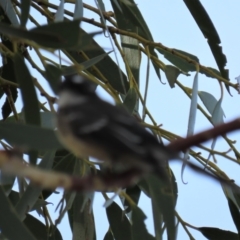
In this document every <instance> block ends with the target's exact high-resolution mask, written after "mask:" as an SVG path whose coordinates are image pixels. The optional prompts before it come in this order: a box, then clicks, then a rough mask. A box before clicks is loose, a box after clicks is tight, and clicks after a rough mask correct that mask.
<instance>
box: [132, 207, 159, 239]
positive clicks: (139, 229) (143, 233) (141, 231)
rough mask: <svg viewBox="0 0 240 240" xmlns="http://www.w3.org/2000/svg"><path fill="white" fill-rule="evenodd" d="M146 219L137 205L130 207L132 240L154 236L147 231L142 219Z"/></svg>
mask: <svg viewBox="0 0 240 240" xmlns="http://www.w3.org/2000/svg"><path fill="white" fill-rule="evenodd" d="M145 219H146V216H145V214H144V213H143V211H142V210H141V209H140V208H138V207H133V208H132V227H131V231H132V240H154V239H155V238H154V237H153V236H152V235H151V234H150V233H148V231H147V228H146V225H145V223H144V220H145Z"/></svg>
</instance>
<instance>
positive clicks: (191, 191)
mask: <svg viewBox="0 0 240 240" xmlns="http://www.w3.org/2000/svg"><path fill="white" fill-rule="evenodd" d="M87 3H88V4H89V5H91V4H93V5H94V2H93V1H88V2H87ZM104 3H105V7H106V9H107V10H110V5H109V2H108V1H104ZM136 3H137V5H138V7H139V9H140V11H141V12H142V15H143V17H144V18H145V20H146V23H147V25H148V27H149V29H150V31H151V33H152V35H153V38H154V40H155V41H156V42H160V43H162V44H164V45H165V46H167V47H170V48H177V49H180V50H183V51H186V52H189V53H191V54H193V55H196V56H197V57H198V58H199V60H200V63H201V64H202V65H204V66H207V67H212V68H217V66H216V63H215V61H214V58H213V56H212V54H211V51H210V49H209V47H208V44H207V41H206V39H205V38H204V36H203V35H202V33H201V31H200V30H199V29H198V26H197V24H196V23H195V21H194V19H193V18H192V16H191V14H190V13H189V11H188V9H187V7H186V6H185V4H184V2H183V1H175V0H158V1H157V0H152V1H143V0H138V1H136ZM201 3H202V4H203V5H204V7H205V9H206V11H207V12H208V14H209V15H210V17H211V19H212V21H213V23H214V25H215V28H216V30H217V31H218V34H219V36H220V39H221V42H222V43H221V46H222V48H223V52H224V53H225V55H226V57H227V61H228V63H227V66H226V68H227V69H229V76H230V80H231V81H232V82H234V83H235V82H236V81H235V77H237V76H239V75H240V68H239V53H240V44H239V39H240V31H239V26H240V24H239V23H240V22H239V21H240V19H239V18H238V15H239V9H240V3H239V1H237V0H231V1H219V0H218V1H217V0H211V1H209V0H204V1H203V0H202V1H201ZM84 16H85V17H88V16H89V12H88V11H84ZM95 19H96V20H97V19H98V17H96V16H95ZM89 31H90V29H89ZM97 40H99V41H101V43H102V44H101V45H102V46H105V47H106V48H108V49H109V48H110V49H111V44H110V42H109V40H108V39H104V38H103V37H100V38H99V39H97ZM111 56H112V57H113V58H114V55H113V54H112V55H111ZM160 59H161V60H162V61H164V62H166V63H167V61H166V60H165V59H164V58H163V56H160ZM146 64H147V62H146V59H145V58H144V57H143V59H142V64H141V66H142V71H141V79H140V80H141V82H140V88H141V90H143V89H144V86H145V76H146V70H145V69H146ZM161 76H162V81H163V82H167V80H166V79H165V76H164V74H163V73H161ZM193 78H194V73H192V74H191V76H189V77H186V76H183V75H180V76H179V77H178V80H179V81H180V82H181V83H182V84H184V85H186V86H189V87H191V86H192V83H193ZM199 90H202V91H206V92H209V93H211V94H213V95H214V96H215V97H216V98H217V99H219V97H220V89H219V84H218V82H217V80H215V79H213V78H207V77H205V75H202V74H199ZM231 93H232V97H231V96H230V95H229V94H228V93H227V91H226V90H225V92H224V100H223V103H222V107H223V110H224V113H225V115H226V118H225V119H224V121H225V122H228V121H230V120H232V119H234V118H236V117H239V115H240V114H239V111H238V110H239V109H240V108H239V105H240V101H239V100H240V99H239V95H238V94H237V92H236V91H234V90H232V91H231ZM99 94H101V96H102V97H103V98H106V99H109V98H108V96H106V94H105V93H104V92H103V91H101V90H99ZM199 103H201V101H200V100H199ZM201 104H202V103H201ZM147 106H148V108H149V110H150V112H151V113H152V114H153V116H154V118H155V120H156V121H157V122H158V123H159V124H163V128H165V129H167V130H171V131H172V132H174V133H177V134H178V135H180V136H182V137H185V136H186V132H187V124H188V117H189V108H190V101H189V98H188V97H187V96H186V95H185V94H184V93H183V92H182V91H181V89H179V88H178V87H177V86H176V87H175V88H173V89H171V88H170V87H169V85H168V83H167V84H166V85H163V84H161V83H160V81H159V80H158V78H157V76H156V74H155V72H154V70H153V69H152V68H151V71H150V85H149V94H148V100H147ZM210 127H212V126H211V125H210V123H209V122H208V121H207V120H206V119H205V118H204V117H203V116H202V114H201V113H200V112H198V113H197V121H196V126H195V132H196V133H197V132H200V131H202V130H204V129H207V128H210ZM228 136H231V139H234V140H236V141H237V143H236V145H235V146H236V147H237V148H238V149H239V147H240V145H239V143H240V141H239V140H240V139H239V138H240V137H239V132H235V133H233V134H228ZM207 146H209V143H207ZM216 149H220V151H227V150H228V146H227V145H226V144H225V143H224V141H222V140H221V139H219V140H218V142H217V146H216ZM218 166H219V167H222V169H224V170H226V172H227V174H229V176H231V177H232V178H233V179H235V180H236V182H237V183H240V177H239V174H238V172H239V166H238V165H236V164H234V163H232V162H230V161H227V160H224V159H221V158H218ZM171 167H172V169H173V171H174V174H175V176H176V178H177V182H178V189H179V196H178V202H177V207H176V209H177V211H178V213H179V215H180V216H181V217H182V218H183V220H184V221H186V222H188V223H190V224H192V225H194V226H196V227H204V226H205V227H206V226H209V227H217V228H222V229H225V230H230V231H234V232H236V228H235V226H234V224H233V222H232V219H231V216H230V214H229V210H228V205H227V201H226V198H225V196H224V194H223V191H222V188H221V186H220V185H219V184H218V183H216V182H212V181H210V180H209V179H205V178H204V177H202V176H200V175H198V174H195V173H192V172H191V171H189V170H188V169H186V170H185V172H184V180H185V181H186V182H187V184H183V183H182V181H181V164H180V163H174V164H171ZM48 201H49V202H52V203H54V205H52V206H50V205H49V208H50V209H52V210H51V211H52V212H54V210H55V208H56V205H57V204H56V196H53V198H52V199H51V198H50V199H48ZM116 201H117V202H118V203H119V204H120V202H119V199H118V198H116ZM103 204H104V199H103V198H102V197H101V195H100V194H98V195H97V196H96V197H95V201H94V214H95V224H96V230H97V239H98V240H101V239H103V236H104V235H105V233H106V231H107V230H108V226H109V225H108V223H107V218H106V214H105V209H104V207H103ZM139 206H140V208H141V209H143V211H144V212H145V214H146V215H147V217H148V218H147V220H146V225H147V228H148V230H149V232H150V233H152V234H154V230H153V222H152V216H151V204H150V201H149V199H148V198H147V197H145V196H144V195H142V197H141V199H140V203H139ZM53 214H55V215H56V217H57V213H53ZM60 229H61V232H62V234H63V239H70V238H71V233H70V229H69V225H68V223H67V218H64V220H63V222H62V223H61V225H60ZM189 230H190V231H191V233H192V235H193V236H194V237H195V239H198V240H202V239H206V238H204V237H203V236H202V235H201V234H200V233H198V232H197V231H195V230H191V229H189ZM178 239H188V237H187V235H186V233H185V232H184V230H183V229H182V227H181V226H180V227H179V230H178Z"/></svg>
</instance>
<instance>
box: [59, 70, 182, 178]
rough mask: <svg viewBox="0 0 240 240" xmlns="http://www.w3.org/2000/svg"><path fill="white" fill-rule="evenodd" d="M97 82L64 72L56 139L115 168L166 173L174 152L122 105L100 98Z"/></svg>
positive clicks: (174, 155)
mask: <svg viewBox="0 0 240 240" xmlns="http://www.w3.org/2000/svg"><path fill="white" fill-rule="evenodd" d="M96 87H97V85H96V84H95V83H93V82H92V81H91V80H90V79H88V78H87V77H85V76H81V75H77V74H74V75H69V76H65V79H64V80H63V81H62V82H61V84H60V86H59V96H58V109H57V114H56V125H57V135H58V137H59V140H60V142H61V143H62V144H63V145H64V146H65V147H66V148H67V149H68V150H70V151H71V152H72V153H74V154H75V155H76V156H78V157H93V158H96V159H98V160H101V161H103V162H104V163H107V164H110V165H111V166H113V167H114V168H116V169H119V171H124V170H128V169H137V170H139V171H141V172H144V173H154V174H157V175H159V176H160V177H163V176H164V177H165V178H166V175H167V167H168V164H167V162H168V160H169V159H172V158H177V156H178V154H177V153H176V152H173V151H171V150H169V149H168V148H167V147H165V146H164V145H163V144H160V143H159V142H158V140H157V139H156V137H155V136H154V135H153V134H152V133H150V131H148V130H147V129H146V128H144V127H143V126H142V125H141V124H140V123H139V121H137V119H136V118H135V117H133V116H132V115H131V114H130V113H129V112H128V111H127V110H126V109H125V108H124V107H123V106H119V105H113V104H111V103H109V102H107V101H104V100H103V99H101V98H100V97H99V96H98V95H97V94H96Z"/></svg>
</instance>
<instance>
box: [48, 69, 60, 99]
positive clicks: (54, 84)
mask: <svg viewBox="0 0 240 240" xmlns="http://www.w3.org/2000/svg"><path fill="white" fill-rule="evenodd" d="M45 69H46V71H45V74H44V77H45V78H46V80H47V81H48V83H49V85H50V87H51V88H52V90H53V92H54V93H55V94H56V95H57V94H58V89H59V86H60V83H61V75H62V69H60V68H58V67H56V66H54V65H51V64H46V65H45Z"/></svg>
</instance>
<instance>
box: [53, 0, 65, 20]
mask: <svg viewBox="0 0 240 240" xmlns="http://www.w3.org/2000/svg"><path fill="white" fill-rule="evenodd" d="M63 20H64V0H61V1H60V4H59V6H58V9H57V12H56V14H55V18H54V22H62V21H63Z"/></svg>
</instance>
